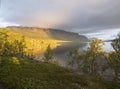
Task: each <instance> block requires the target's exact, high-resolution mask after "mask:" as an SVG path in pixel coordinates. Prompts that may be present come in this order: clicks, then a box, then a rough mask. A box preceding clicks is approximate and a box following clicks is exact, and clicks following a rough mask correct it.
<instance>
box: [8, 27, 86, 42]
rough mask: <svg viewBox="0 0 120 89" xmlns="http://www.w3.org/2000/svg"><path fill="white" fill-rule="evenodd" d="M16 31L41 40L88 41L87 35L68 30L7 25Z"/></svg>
mask: <svg viewBox="0 0 120 89" xmlns="http://www.w3.org/2000/svg"><path fill="white" fill-rule="evenodd" d="M7 28H9V29H11V30H12V31H14V32H17V33H21V34H23V35H25V36H28V37H31V38H36V39H40V40H51V39H52V40H63V41H73V42H80V41H82V42H84V41H88V39H87V38H86V37H85V36H81V35H78V34H77V33H71V32H66V31H63V30H57V29H47V28H36V27H15V26H11V27H7Z"/></svg>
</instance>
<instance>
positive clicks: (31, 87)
mask: <svg viewBox="0 0 120 89" xmlns="http://www.w3.org/2000/svg"><path fill="white" fill-rule="evenodd" d="M0 82H1V83H2V84H4V85H5V86H6V87H7V89H120V85H119V84H117V83H113V82H109V81H103V80H97V79H93V78H87V77H84V76H81V75H78V74H77V73H75V72H74V71H73V70H70V69H67V68H63V67H60V66H57V65H55V64H48V63H39V62H36V61H33V60H24V59H20V58H16V57H2V58H1V60H0ZM81 87H82V88H81Z"/></svg>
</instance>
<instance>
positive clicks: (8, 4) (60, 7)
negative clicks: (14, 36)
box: [0, 0, 120, 30]
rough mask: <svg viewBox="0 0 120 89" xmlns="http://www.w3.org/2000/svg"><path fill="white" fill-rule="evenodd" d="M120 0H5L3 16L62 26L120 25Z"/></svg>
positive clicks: (0, 10) (0, 11) (7, 19)
mask: <svg viewBox="0 0 120 89" xmlns="http://www.w3.org/2000/svg"><path fill="white" fill-rule="evenodd" d="M119 3H120V0H116V1H114V0H2V3H1V8H0V18H2V19H3V20H4V21H5V22H9V23H15V24H19V25H24V26H38V27H50V28H60V29H67V30H68V29H69V30H73V29H79V30H80V29H82V30H83V29H86V30H88V29H96V30H99V29H101V28H107V29H109V28H116V27H120V5H119Z"/></svg>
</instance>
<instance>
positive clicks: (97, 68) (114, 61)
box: [68, 34, 120, 81]
mask: <svg viewBox="0 0 120 89" xmlns="http://www.w3.org/2000/svg"><path fill="white" fill-rule="evenodd" d="M104 45H105V43H104V41H103V40H101V39H93V40H92V41H91V43H90V44H89V47H88V48H87V50H85V51H84V52H82V53H81V52H80V49H75V50H71V51H70V52H69V53H68V58H69V60H68V64H69V65H70V66H71V67H72V68H75V69H77V70H79V71H80V72H81V73H83V74H87V75H91V76H94V77H108V76H106V75H107V74H108V75H109V76H112V79H114V80H115V81H120V34H118V36H117V38H116V39H114V40H113V41H112V43H111V45H112V47H113V49H114V50H113V51H111V52H105V49H104ZM108 78H109V77H108Z"/></svg>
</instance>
